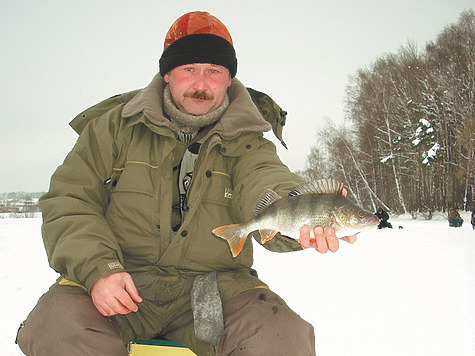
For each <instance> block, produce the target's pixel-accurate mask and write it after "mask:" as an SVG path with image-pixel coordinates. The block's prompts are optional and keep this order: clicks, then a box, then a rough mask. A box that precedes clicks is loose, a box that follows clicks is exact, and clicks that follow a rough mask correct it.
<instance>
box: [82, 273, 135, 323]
mask: <svg viewBox="0 0 475 356" xmlns="http://www.w3.org/2000/svg"><path fill="white" fill-rule="evenodd" d="M91 297H92V302H93V303H94V305H95V307H96V309H97V310H98V311H99V313H101V314H102V315H104V316H112V315H116V314H128V313H130V312H131V311H132V312H136V311H137V310H138V307H137V304H135V303H134V302H136V303H140V302H141V301H142V298H140V296H139V294H138V292H137V288H135V284H134V281H133V280H132V277H131V276H130V274H128V273H127V272H118V273H114V274H111V275H109V276H107V277H102V278H99V279H98V280H97V281H96V282H95V283H94V284H93V285H92V287H91Z"/></svg>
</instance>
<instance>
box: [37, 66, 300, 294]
mask: <svg viewBox="0 0 475 356" xmlns="http://www.w3.org/2000/svg"><path fill="white" fill-rule="evenodd" d="M164 85H165V82H164V81H163V79H162V77H161V76H159V75H157V76H156V77H155V78H154V79H153V80H152V82H151V83H150V85H149V86H148V87H146V88H144V89H143V90H140V91H136V92H131V93H128V94H124V95H122V96H121V97H120V98H118V99H117V98H115V99H113V100H112V101H111V100H109V101H105V102H103V103H101V104H98V105H97V106H94V107H92V108H90V109H88V110H86V111H85V112H84V113H82V114H80V115H79V116H78V118H77V119H75V120H74V121H73V122H72V126H73V127H74V128H75V129H76V130H77V131H78V132H80V137H79V139H78V141H77V143H76V144H75V146H74V148H73V149H72V150H71V152H70V153H69V154H68V156H67V157H66V159H65V161H64V163H63V164H62V165H61V166H59V167H58V168H57V170H56V171H55V173H54V174H53V176H52V179H51V185H50V189H49V192H48V193H46V194H45V195H44V196H43V197H42V198H41V199H40V206H41V210H42V213H43V226H42V235H43V240H44V244H45V247H46V252H47V255H48V259H49V262H50V265H51V267H52V268H54V269H55V270H56V271H57V272H58V273H60V274H61V276H62V277H64V278H66V279H67V280H69V281H72V282H74V283H78V284H80V285H82V286H84V287H85V288H86V289H87V290H88V291H89V290H90V288H91V286H92V284H93V283H94V282H95V281H96V280H97V279H98V278H99V277H105V276H107V275H109V274H112V273H115V272H120V271H127V272H129V273H131V275H132V276H133V278H134V282H135V284H136V285H137V288H138V290H139V294H140V295H141V296H142V297H143V298H144V297H145V299H147V298H148V299H150V300H160V301H164V302H166V301H169V302H170V301H173V299H174V298H176V297H177V296H179V295H182V294H183V291H184V290H185V289H186V288H189V283H185V282H183V280H186V279H187V278H189V277H190V278H192V277H194V276H196V275H198V274H202V273H207V272H211V271H218V286H219V290H220V293H221V297H222V299H223V301H226V300H229V299H230V298H232V297H234V296H236V295H238V294H239V293H241V292H243V291H244V290H247V289H250V288H255V287H259V286H263V285H264V283H263V282H261V281H260V280H259V279H258V278H257V276H256V274H255V273H254V271H253V270H252V269H251V266H252V263H253V256H252V243H251V239H250V238H248V239H247V241H246V244H245V246H244V248H243V251H242V252H241V253H240V255H239V256H238V257H236V258H233V257H232V255H231V252H230V250H229V247H228V243H227V242H226V241H224V240H223V239H221V238H218V237H216V236H215V235H213V234H212V232H211V231H212V230H213V229H214V228H215V227H217V226H220V225H223V224H229V223H238V222H242V221H245V220H248V219H250V218H252V216H253V210H254V207H255V204H256V201H257V199H258V196H259V195H260V194H261V193H262V192H263V191H264V190H265V189H267V188H271V189H274V190H276V191H277V192H280V193H282V194H285V193H286V192H287V191H289V190H290V189H291V188H293V187H294V186H296V185H297V184H299V183H301V179H300V178H299V177H298V176H296V175H295V174H293V173H291V172H290V171H289V169H288V168H287V167H286V166H285V165H284V164H283V163H282V162H281V161H280V159H279V158H278V156H277V154H276V150H275V146H274V145H273V144H272V143H271V142H270V141H268V140H267V139H265V138H264V137H263V131H267V130H269V129H270V128H271V125H270V124H269V123H268V122H267V121H266V120H264V118H263V116H262V114H261V112H260V111H259V110H258V108H257V107H256V105H255V104H254V103H253V101H252V99H251V97H250V95H249V93H248V91H247V90H246V88H245V87H244V86H243V85H242V84H241V83H240V82H239V81H238V80H237V79H233V81H232V85H231V87H230V88H229V90H228V95H229V99H230V105H229V107H228V109H227V111H226V112H225V113H224V115H223V117H222V118H221V119H220V120H219V121H218V122H217V123H216V124H215V125H214V127H212V128H211V129H210V131H209V132H207V134H206V135H205V136H204V137H203V138H201V139H200V143H201V146H200V149H199V154H198V159H197V161H196V165H195V168H194V172H193V181H192V184H191V187H190V189H189V191H188V205H189V211H188V212H187V215H186V217H185V219H184V221H183V223H182V225H181V227H180V229H179V230H178V231H176V232H173V231H172V226H171V214H172V213H171V210H172V209H171V206H172V192H173V185H174V184H177V183H176V182H175V181H173V179H172V177H173V171H172V170H173V165H174V162H176V159H177V157H175V154H176V151H175V148H176V144H177V140H176V136H175V133H174V131H173V130H172V129H171V128H170V127H169V123H170V121H169V120H168V119H167V118H166V116H165V114H164V111H163V107H162V97H163V87H164ZM111 102H112V103H115V104H113V105H111ZM121 102H123V103H121ZM108 105H109V106H110V107H109V106H108ZM104 107H105V108H106V109H104ZM104 111H105V112H104ZM91 115H92V117H91ZM81 120H84V122H86V124H85V123H84V122H81ZM178 159H179V158H178ZM264 246H265V247H266V248H268V249H271V250H275V251H279V252H284V251H292V250H299V249H300V245H299V244H298V243H297V242H296V241H295V240H292V239H289V238H287V237H284V236H277V237H276V238H274V239H273V240H272V241H270V242H268V243H266V244H265V245H264ZM157 285H158V286H160V287H159V288H158V287H157Z"/></svg>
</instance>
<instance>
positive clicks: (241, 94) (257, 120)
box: [122, 74, 272, 139]
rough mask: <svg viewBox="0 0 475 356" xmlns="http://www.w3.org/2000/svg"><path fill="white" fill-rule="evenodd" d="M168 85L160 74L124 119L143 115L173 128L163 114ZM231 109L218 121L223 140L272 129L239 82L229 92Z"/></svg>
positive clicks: (215, 129) (124, 111)
mask: <svg viewBox="0 0 475 356" xmlns="http://www.w3.org/2000/svg"><path fill="white" fill-rule="evenodd" d="M166 85H167V83H166V82H165V81H164V80H163V77H162V76H161V75H160V74H157V75H156V76H155V77H154V78H153V79H152V81H151V83H150V84H149V85H148V86H147V87H145V88H144V89H142V90H140V91H139V92H138V93H137V94H136V95H135V96H134V98H133V99H132V100H130V101H129V102H128V103H127V104H126V105H124V108H123V109H122V116H123V117H124V118H127V117H131V116H134V115H137V114H139V113H143V114H144V115H145V116H146V117H147V118H148V119H149V120H150V121H152V122H153V123H154V124H156V125H159V126H170V120H169V119H168V118H167V117H166V116H165V114H164V110H163V90H164V88H165V86H166ZM228 96H229V107H228V109H227V110H226V111H225V112H224V114H223V116H222V117H221V119H220V120H218V121H217V122H216V124H215V126H214V127H213V129H212V131H213V132H216V133H218V134H219V135H220V136H221V137H222V138H223V139H232V138H235V137H236V136H239V135H240V134H241V133H243V132H264V131H269V130H270V129H271V128H272V126H271V124H269V123H268V122H267V121H266V120H265V119H264V118H263V116H262V114H261V113H260V111H259V109H258V108H257V106H256V105H255V104H254V102H253V101H252V99H251V96H250V95H249V92H248V91H247V89H246V87H245V86H244V85H243V84H242V83H241V82H240V81H239V80H238V79H236V78H233V79H232V81H231V86H230V87H229V89H228Z"/></svg>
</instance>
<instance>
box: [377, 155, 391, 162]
mask: <svg viewBox="0 0 475 356" xmlns="http://www.w3.org/2000/svg"><path fill="white" fill-rule="evenodd" d="M391 159H393V155H392V154H390V155H388V156H386V157H382V158H381V159H380V162H381V163H386V162H388V161H389V160H391Z"/></svg>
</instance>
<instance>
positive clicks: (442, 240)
mask: <svg viewBox="0 0 475 356" xmlns="http://www.w3.org/2000/svg"><path fill="white" fill-rule="evenodd" d="M462 216H463V218H464V219H465V223H464V226H462V227H461V228H451V227H449V226H448V223H447V220H446V219H444V218H443V216H441V215H437V216H436V217H435V218H434V219H433V220H431V221H427V220H424V219H423V218H420V219H418V220H412V219H411V218H410V217H407V216H401V217H399V218H391V219H390V221H391V222H392V224H393V226H394V227H395V228H394V229H392V230H388V229H385V230H376V229H374V230H371V231H367V232H364V233H362V234H361V236H359V237H358V240H357V241H356V243H355V244H354V245H349V244H347V243H344V242H342V243H341V245H340V250H339V251H337V252H336V253H334V254H331V253H328V254H325V255H321V254H319V253H317V252H316V251H313V250H305V251H300V252H294V253H285V254H277V253H271V252H269V251H267V250H265V249H264V248H262V247H260V246H256V248H255V259H256V261H255V265H254V267H255V268H256V269H257V271H258V272H259V276H260V278H261V279H262V280H264V281H265V282H266V283H268V284H269V286H270V287H271V288H272V289H273V290H274V291H275V292H277V293H278V294H279V295H281V296H282V297H283V298H284V299H285V300H286V302H287V303H288V304H289V305H290V306H291V308H293V309H294V310H295V311H296V312H297V313H298V314H300V315H301V316H302V317H303V318H304V319H306V320H308V321H309V322H311V323H312V324H313V325H314V327H315V332H316V345H317V355H319V356H340V355H341V356H347V355H352V356H359V355H361V356H363V355H364V356H373V355H375V356H376V355H378V356H379V355H385V356H392V355H394V356H396V355H397V356H399V355H406V356H425V355H427V356H429V355H430V356H437V355H440V356H446V355H456V356H471V355H474V354H475V345H474V338H473V336H474V335H475V321H474V316H475V268H474V267H475V260H474V256H475V230H472V226H471V225H470V223H469V221H470V215H469V213H463V214H462ZM398 226H403V229H398V228H397V227H398ZM40 227H41V219H40V218H33V219H0V255H1V258H0V267H1V268H0V271H1V272H0V288H1V290H2V291H3V292H2V293H3V296H4V297H3V300H4V308H3V313H2V317H3V320H2V323H0V338H1V340H3V347H2V355H7V356H16V355H22V353H21V352H20V350H19V349H18V347H17V346H16V345H15V344H14V340H15V334H16V331H17V329H18V326H19V324H20V322H21V321H22V320H24V318H25V317H26V316H27V314H28V312H29V311H30V310H31V309H32V308H33V307H34V305H35V304H36V300H37V299H38V298H39V297H40V295H41V294H42V293H44V292H45V291H46V290H47V288H48V287H49V285H50V284H52V283H53V282H54V281H55V279H56V277H57V275H56V274H55V273H54V272H53V271H52V270H51V269H50V268H49V267H48V264H47V260H46V254H45V252H44V248H43V244H42V241H41V234H40Z"/></svg>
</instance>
